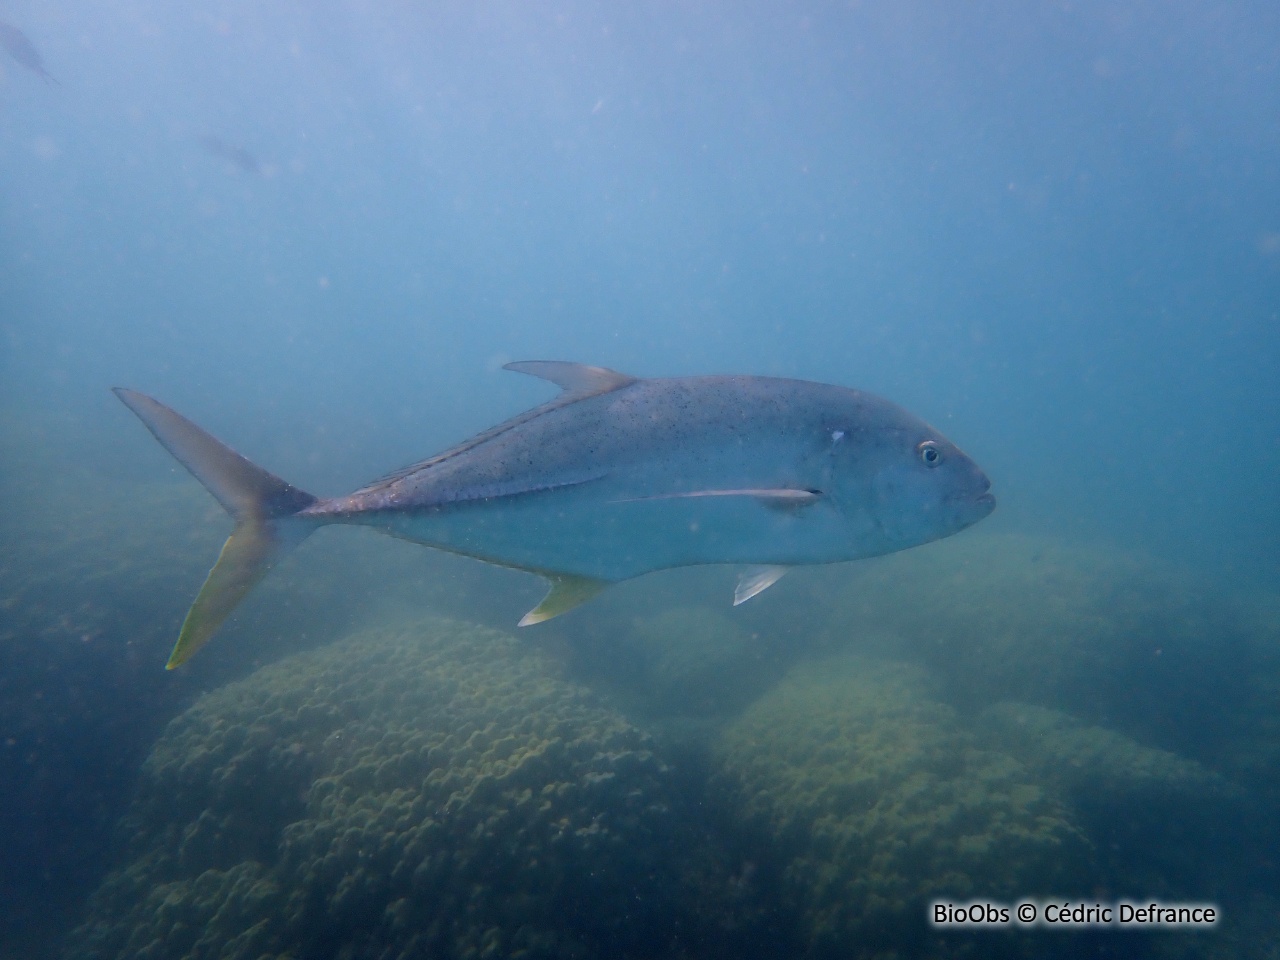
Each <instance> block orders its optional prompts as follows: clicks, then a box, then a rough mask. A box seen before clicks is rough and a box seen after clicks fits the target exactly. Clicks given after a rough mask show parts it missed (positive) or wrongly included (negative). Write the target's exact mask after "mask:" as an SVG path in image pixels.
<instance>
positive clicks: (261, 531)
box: [114, 387, 316, 670]
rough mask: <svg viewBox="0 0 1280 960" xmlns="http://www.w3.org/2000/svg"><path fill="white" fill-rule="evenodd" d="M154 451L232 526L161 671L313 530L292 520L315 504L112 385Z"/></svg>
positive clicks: (191, 649)
mask: <svg viewBox="0 0 1280 960" xmlns="http://www.w3.org/2000/svg"><path fill="white" fill-rule="evenodd" d="M114 393H115V395H116V396H117V397H119V398H120V399H121V400H122V401H124V404H125V406H127V407H128V408H129V409H130V410H132V411H133V412H134V413H136V414H137V415H138V419H139V420H141V421H142V422H143V423H144V424H146V427H147V429H148V430H150V431H151V432H152V433H153V434H155V438H156V439H157V440H159V441H160V443H161V445H162V446H163V447H164V448H165V449H166V450H168V451H169V452H170V453H172V454H173V455H174V457H176V458H177V460H178V462H179V463H181V464H182V465H183V466H184V467H186V468H187V469H188V470H190V471H191V473H192V475H193V476H194V477H195V478H196V479H197V480H199V481H200V482H201V483H203V484H204V485H205V487H206V489H208V491H209V492H210V493H212V494H213V495H214V497H216V498H217V500H218V502H219V503H221V504H222V506H223V507H224V508H226V511H227V513H229V514H231V517H232V519H233V520H235V523H236V525H235V529H234V530H232V531H231V536H230V537H228V538H227V542H226V544H224V545H223V547H222V553H221V554H220V555H219V557H218V562H217V563H215V564H214V566H213V569H212V570H211V571H209V577H208V579H206V580H205V582H204V586H203V587H201V588H200V593H199V595H197V596H196V599H195V603H193V604H192V605H191V609H190V610H189V611H187V619H186V620H184V621H183V623H182V632H181V633H180V634H179V635H178V642H177V644H175V645H174V648H173V653H171V654H170V655H169V662H168V663H167V664H165V669H166V670H172V669H173V668H174V667H176V666H179V665H180V664H182V663H184V662H186V661H187V660H188V659H190V657H191V655H192V654H194V653H195V652H196V651H197V650H199V649H200V647H201V646H203V645H204V643H205V642H206V641H207V640H208V639H209V638H210V637H212V636H213V635H214V633H216V632H217V630H218V628H219V627H220V626H222V622H223V621H224V620H226V619H227V617H228V616H229V615H230V613H231V611H232V610H234V609H235V607H236V605H237V604H238V603H239V602H240V601H241V600H243V599H244V597H245V595H246V594H248V592H249V591H250V590H252V589H253V587H254V586H255V585H256V584H257V583H258V581H259V580H261V579H262V578H263V577H264V576H266V573H267V571H268V570H270V569H271V567H272V566H273V565H274V564H275V563H277V562H278V561H279V560H281V559H282V558H283V557H284V556H286V555H287V554H288V553H289V552H290V551H291V550H293V548H294V547H296V546H297V545H298V544H300V543H301V542H302V541H303V540H305V539H306V537H307V535H308V534H309V533H311V531H312V530H314V529H315V526H316V525H315V524H314V523H313V522H309V521H307V520H304V519H302V518H299V517H296V516H295V515H296V514H298V513H300V512H301V511H303V510H305V509H307V507H309V506H311V505H312V504H313V503H315V502H316V498H315V497H313V496H312V495H311V494H309V493H305V492H304V491H302V490H299V489H298V488H297V487H294V486H291V485H290V484H288V483H285V481H283V480H281V479H280V478H279V477H277V476H275V475H274V474H271V473H268V472H267V471H266V470H263V469H262V468H261V467H258V466H255V465H254V464H252V463H250V462H249V461H248V460H246V459H245V458H244V457H242V456H240V454H238V453H236V452H235V451H234V450H232V449H231V448H230V447H228V446H227V445H226V444H224V443H222V442H221V441H220V440H218V439H216V438H215V437H213V436H211V435H210V434H208V433H206V432H205V431H204V430H201V429H200V428H199V427H197V426H196V425H195V424H194V423H192V422H191V421H190V420H188V419H187V418H186V417H183V416H181V415H180V414H177V413H175V412H174V411H172V410H170V409H169V408H168V407H166V406H165V405H164V404H162V403H159V402H157V401H155V400H152V399H151V398H150V397H148V396H146V395H145V394H141V393H137V392H135V391H133V390H126V389H124V388H122V387H116V388H115V390H114Z"/></svg>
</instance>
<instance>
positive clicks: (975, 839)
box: [717, 655, 1092, 957]
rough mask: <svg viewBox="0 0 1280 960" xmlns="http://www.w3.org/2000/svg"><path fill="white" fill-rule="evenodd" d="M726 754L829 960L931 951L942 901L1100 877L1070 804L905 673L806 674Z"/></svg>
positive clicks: (807, 929) (725, 777) (874, 666)
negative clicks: (910, 949) (931, 918)
mask: <svg viewBox="0 0 1280 960" xmlns="http://www.w3.org/2000/svg"><path fill="white" fill-rule="evenodd" d="M717 755H718V762H719V765H720V769H721V774H720V779H721V782H722V785H723V787H724V788H725V789H726V790H727V791H728V793H729V794H730V795H732V796H734V797H735V798H736V800H737V802H738V803H739V805H740V807H741V809H742V811H743V814H744V816H746V817H747V818H748V819H749V820H751V821H752V822H754V823H756V824H758V825H759V826H760V829H761V830H762V831H763V832H765V833H767V834H769V835H771V836H773V837H774V838H775V842H776V843H777V845H778V853H779V855H780V856H781V857H782V858H783V861H784V867H783V874H784V877H785V883H786V888H787V895H788V897H789V898H790V899H791V901H792V902H793V903H794V905H795V908H796V910H797V912H798V913H799V915H800V917H801V924H802V928H803V932H802V940H803V941H804V942H805V945H806V946H805V949H806V950H807V952H809V953H810V954H812V955H815V956H828V955H829V956H851V957H853V956H856V957H872V956H880V955H882V954H883V955H889V954H888V953H884V952H885V951H889V952H892V951H893V950H895V949H900V948H902V947H903V946H905V945H913V946H914V947H915V948H916V949H925V944H926V943H927V942H928V941H929V939H930V936H931V935H930V934H929V933H928V932H927V931H926V930H925V929H924V928H925V917H926V911H927V906H928V903H929V902H930V901H932V900H935V899H953V900H967V899H968V898H972V897H983V898H995V899H1002V898H1003V899H1007V898H1011V897H1014V896H1026V895H1032V894H1035V893H1042V894H1046V895H1048V894H1050V893H1051V892H1053V891H1057V890H1061V889H1072V888H1074V889H1079V888H1080V884H1082V883H1084V882H1085V878H1086V877H1087V876H1088V868H1089V866H1090V863H1091V856H1092V850H1091V846H1090V844H1089V842H1088V841H1087V840H1086V839H1085V838H1084V836H1083V835H1082V833H1081V832H1080V830H1079V829H1078V828H1077V827H1076V826H1075V824H1074V823H1073V822H1072V821H1071V820H1070V815H1069V813H1068V811H1067V809H1066V808H1065V807H1064V805H1063V804H1061V803H1060V802H1059V801H1058V800H1057V799H1056V798H1055V797H1054V796H1053V795H1052V794H1050V793H1049V792H1047V791H1045V790H1043V789H1042V788H1041V787H1040V786H1039V785H1037V784H1036V783H1035V781H1034V779H1033V778H1032V777H1031V775H1030V774H1029V772H1028V771H1027V770H1026V769H1025V768H1024V767H1023V766H1022V765H1021V764H1019V763H1018V762H1017V761H1016V760H1014V759H1013V758H1012V757H1010V756H1008V755H1006V754H1003V753H999V752H996V751H992V750H988V749H985V748H984V747H983V746H982V745H981V744H980V743H979V742H978V741H977V740H976V739H975V738H974V737H973V736H972V735H970V734H968V733H966V732H964V731H963V730H961V729H959V727H958V723H957V717H956V713H955V711H954V710H953V709H952V708H951V707H948V706H946V705H944V704H942V703H939V702H937V701H936V700H935V699H933V698H932V696H931V694H930V684H929V682H928V680H927V678H926V676H925V675H924V674H923V672H922V671H920V670H919V669H918V668H915V667H911V666H909V665H906V664H900V663H887V662H883V661H878V660H874V659H870V658H866V657H862V656H856V655H842V656H839V657H835V658H832V659H828V660H824V661H813V662H809V663H805V664H802V665H800V666H799V667H797V668H796V669H794V670H793V671H792V672H791V673H790V674H789V675H788V676H787V677H786V678H785V679H784V680H783V681H782V683H781V684H779V686H778V687H777V688H776V689H774V690H773V691H771V692H770V693H768V694H767V695H765V696H764V697H762V698H761V699H760V700H759V701H757V702H756V703H755V704H754V705H753V706H752V707H751V708H750V709H749V710H748V711H746V713H744V714H743V715H742V717H741V718H740V719H738V720H737V721H736V722H734V723H733V724H731V725H730V726H729V727H728V728H727V729H726V731H725V733H724V735H723V738H722V741H721V743H720V745H719V747H718V749H717ZM895 945H896V946H895Z"/></svg>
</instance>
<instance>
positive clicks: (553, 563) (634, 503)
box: [362, 495, 865, 581]
mask: <svg viewBox="0 0 1280 960" xmlns="http://www.w3.org/2000/svg"><path fill="white" fill-rule="evenodd" d="M362 519H363V522H365V523H368V524H369V525H371V526H375V527H378V528H380V529H382V530H384V531H385V532H387V533H390V534H392V535H393V536H396V537H400V538H402V539H406V540H413V541H416V542H418V543H423V544H426V545H428V546H432V547H437V548H439V549H443V550H448V551H451V552H454V553H461V554H466V555H468V556H472V557H476V558H477V559H480V560H486V561H488V562H490V563H497V564H501V565H503V566H509V567H518V568H521V569H525V570H532V571H536V572H539V573H545V572H556V573H570V574H575V575H578V576H583V577H591V578H594V579H598V580H610V581H617V580H626V579H628V578H630V577H635V576H639V575H640V574H643V573H648V572H650V571H653V570H662V569H666V568H668V567H680V566H687V565H691V564H711V563H750V564H786V565H798V564H811V563H831V562H835V561H839V560H851V559H855V558H856V557H858V556H863V555H865V554H864V553H861V552H859V550H858V549H857V546H856V544H854V543H853V542H851V540H850V538H849V536H848V535H847V532H848V531H847V527H846V524H845V523H844V522H843V520H842V518H841V516H840V515H839V513H838V512H837V511H836V510H834V509H833V508H832V507H831V506H830V505H829V504H826V503H821V502H819V503H815V504H807V505H804V506H799V507H791V506H785V505H784V506H779V505H777V504H776V503H774V504H770V503H766V502H763V501H762V500H761V499H760V498H757V497H752V496H727V497H700V498H688V499H685V498H673V499H663V500H635V499H632V500H627V499H619V500H607V499H603V500H602V499H593V500H586V501H584V500H582V499H579V498H575V497H573V496H567V495H562V496H555V495H540V496H529V497H506V498H495V499H494V500H488V501H485V500H481V501H475V502H469V503H462V504H450V505H447V506H441V507H433V508H426V509H420V510H413V511H404V512H396V513H391V514H383V515H379V516H376V517H375V516H371V517H367V518H362Z"/></svg>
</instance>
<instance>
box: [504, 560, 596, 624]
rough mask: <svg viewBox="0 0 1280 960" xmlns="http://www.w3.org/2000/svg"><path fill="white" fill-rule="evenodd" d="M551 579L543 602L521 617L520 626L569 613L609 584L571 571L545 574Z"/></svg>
mask: <svg viewBox="0 0 1280 960" xmlns="http://www.w3.org/2000/svg"><path fill="white" fill-rule="evenodd" d="M543 576H545V577H546V578H547V579H548V580H550V581H551V589H550V590H548V591H547V595H546V596H545V597H543V598H542V602H541V603H540V604H538V605H537V606H536V607H534V608H533V609H532V610H530V611H529V612H528V613H526V614H525V615H524V616H523V617H522V618H521V619H520V626H522V627H528V626H532V625H533V624H535V623H542V622H544V621H546V620H550V619H551V618H552V617H558V616H560V614H562V613H568V612H569V611H570V610H572V609H573V608H574V607H577V606H580V605H582V604H584V603H586V602H587V601H588V600H590V599H591V598H592V597H594V596H595V595H596V594H597V593H599V592H600V591H601V590H603V589H604V588H605V587H607V586H609V584H608V582H607V581H605V580H593V579H592V578H591V577H578V576H574V575H573V574H569V573H547V574H543Z"/></svg>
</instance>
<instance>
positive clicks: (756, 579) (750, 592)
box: [733, 566, 788, 607]
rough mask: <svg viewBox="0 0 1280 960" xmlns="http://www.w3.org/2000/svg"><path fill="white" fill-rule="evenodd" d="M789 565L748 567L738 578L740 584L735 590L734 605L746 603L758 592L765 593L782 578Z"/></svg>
mask: <svg viewBox="0 0 1280 960" xmlns="http://www.w3.org/2000/svg"><path fill="white" fill-rule="evenodd" d="M787 570H788V568H787V567H779V566H769V567H747V569H746V570H744V571H743V572H742V576H741V577H739V578H738V586H737V588H736V589H735V590H734V591H733V605H734V606H735V607H736V606H737V605H738V604H740V603H746V602H747V601H748V600H750V599H751V598H752V597H754V596H755V595H756V594H757V593H764V592H765V591H766V590H768V589H769V588H770V587H772V586H773V585H774V584H775V583H777V582H778V581H779V580H781V579H782V575H783V574H784V573H786V572H787Z"/></svg>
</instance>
